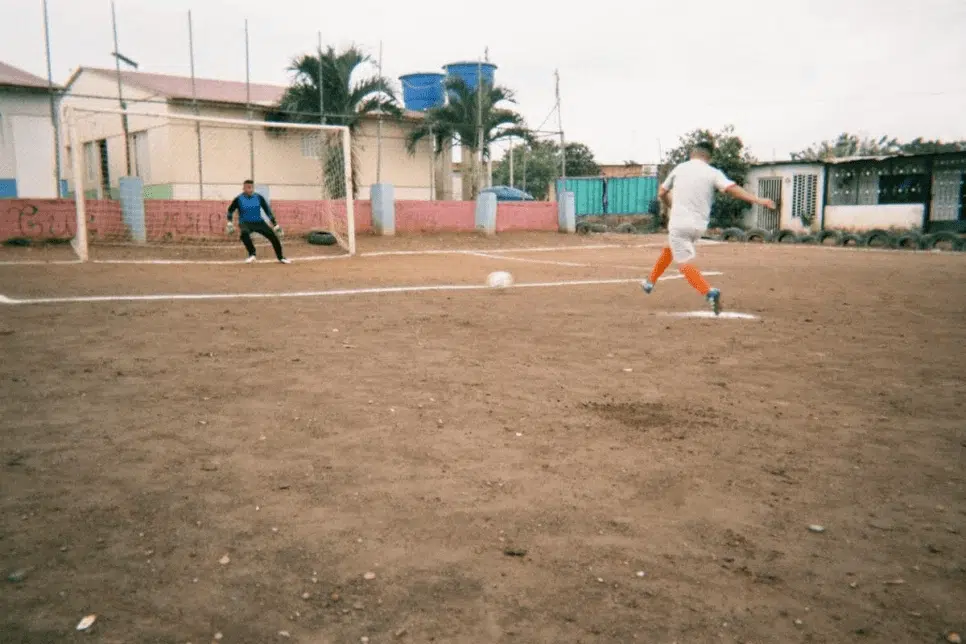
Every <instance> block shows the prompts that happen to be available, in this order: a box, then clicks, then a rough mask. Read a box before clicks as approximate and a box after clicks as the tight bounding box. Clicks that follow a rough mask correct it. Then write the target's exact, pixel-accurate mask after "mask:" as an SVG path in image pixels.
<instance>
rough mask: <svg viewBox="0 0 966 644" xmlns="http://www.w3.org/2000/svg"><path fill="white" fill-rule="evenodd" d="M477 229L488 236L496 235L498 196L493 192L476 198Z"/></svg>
mask: <svg viewBox="0 0 966 644" xmlns="http://www.w3.org/2000/svg"><path fill="white" fill-rule="evenodd" d="M476 229H477V230H478V231H482V232H484V233H486V234H487V235H493V234H495V233H496V195H495V194H493V193H492V192H481V193H480V194H479V195H478V196H477V197H476Z"/></svg>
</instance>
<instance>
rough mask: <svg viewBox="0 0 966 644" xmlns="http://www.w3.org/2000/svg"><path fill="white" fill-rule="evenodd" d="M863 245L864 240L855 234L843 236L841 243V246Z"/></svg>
mask: <svg viewBox="0 0 966 644" xmlns="http://www.w3.org/2000/svg"><path fill="white" fill-rule="evenodd" d="M861 243H862V238H861V237H859V236H858V235H856V234H854V233H845V234H844V235H842V238H841V242H839V246H858V245H860V244H861Z"/></svg>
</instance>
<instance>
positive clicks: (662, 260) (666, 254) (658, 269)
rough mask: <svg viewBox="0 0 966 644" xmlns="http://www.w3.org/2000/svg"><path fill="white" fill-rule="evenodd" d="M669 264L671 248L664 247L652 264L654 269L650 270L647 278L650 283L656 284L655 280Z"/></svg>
mask: <svg viewBox="0 0 966 644" xmlns="http://www.w3.org/2000/svg"><path fill="white" fill-rule="evenodd" d="M670 265H671V249H670V248H668V247H666V246H665V247H664V250H662V251H661V256H660V257H658V258H657V263H656V264H654V270H652V271H651V277H650V278H648V281H650V283H651V284H657V280H658V279H659V278H660V277H661V275H663V274H664V271H666V270H667V267H668V266H670Z"/></svg>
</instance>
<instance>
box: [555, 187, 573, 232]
mask: <svg viewBox="0 0 966 644" xmlns="http://www.w3.org/2000/svg"><path fill="white" fill-rule="evenodd" d="M557 225H558V226H559V229H560V232H562V233H573V232H577V202H576V199H575V196H574V193H572V192H568V191H564V192H561V193H560V197H559V199H558V200H557Z"/></svg>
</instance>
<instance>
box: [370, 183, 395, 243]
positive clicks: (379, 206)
mask: <svg viewBox="0 0 966 644" xmlns="http://www.w3.org/2000/svg"><path fill="white" fill-rule="evenodd" d="M369 199H370V200H371V201H372V228H373V230H374V231H375V233H376V234H377V235H386V236H392V235H395V234H396V198H395V193H394V190H393V185H392V184H391V183H375V184H373V185H372V187H371V188H370V189H369Z"/></svg>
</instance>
